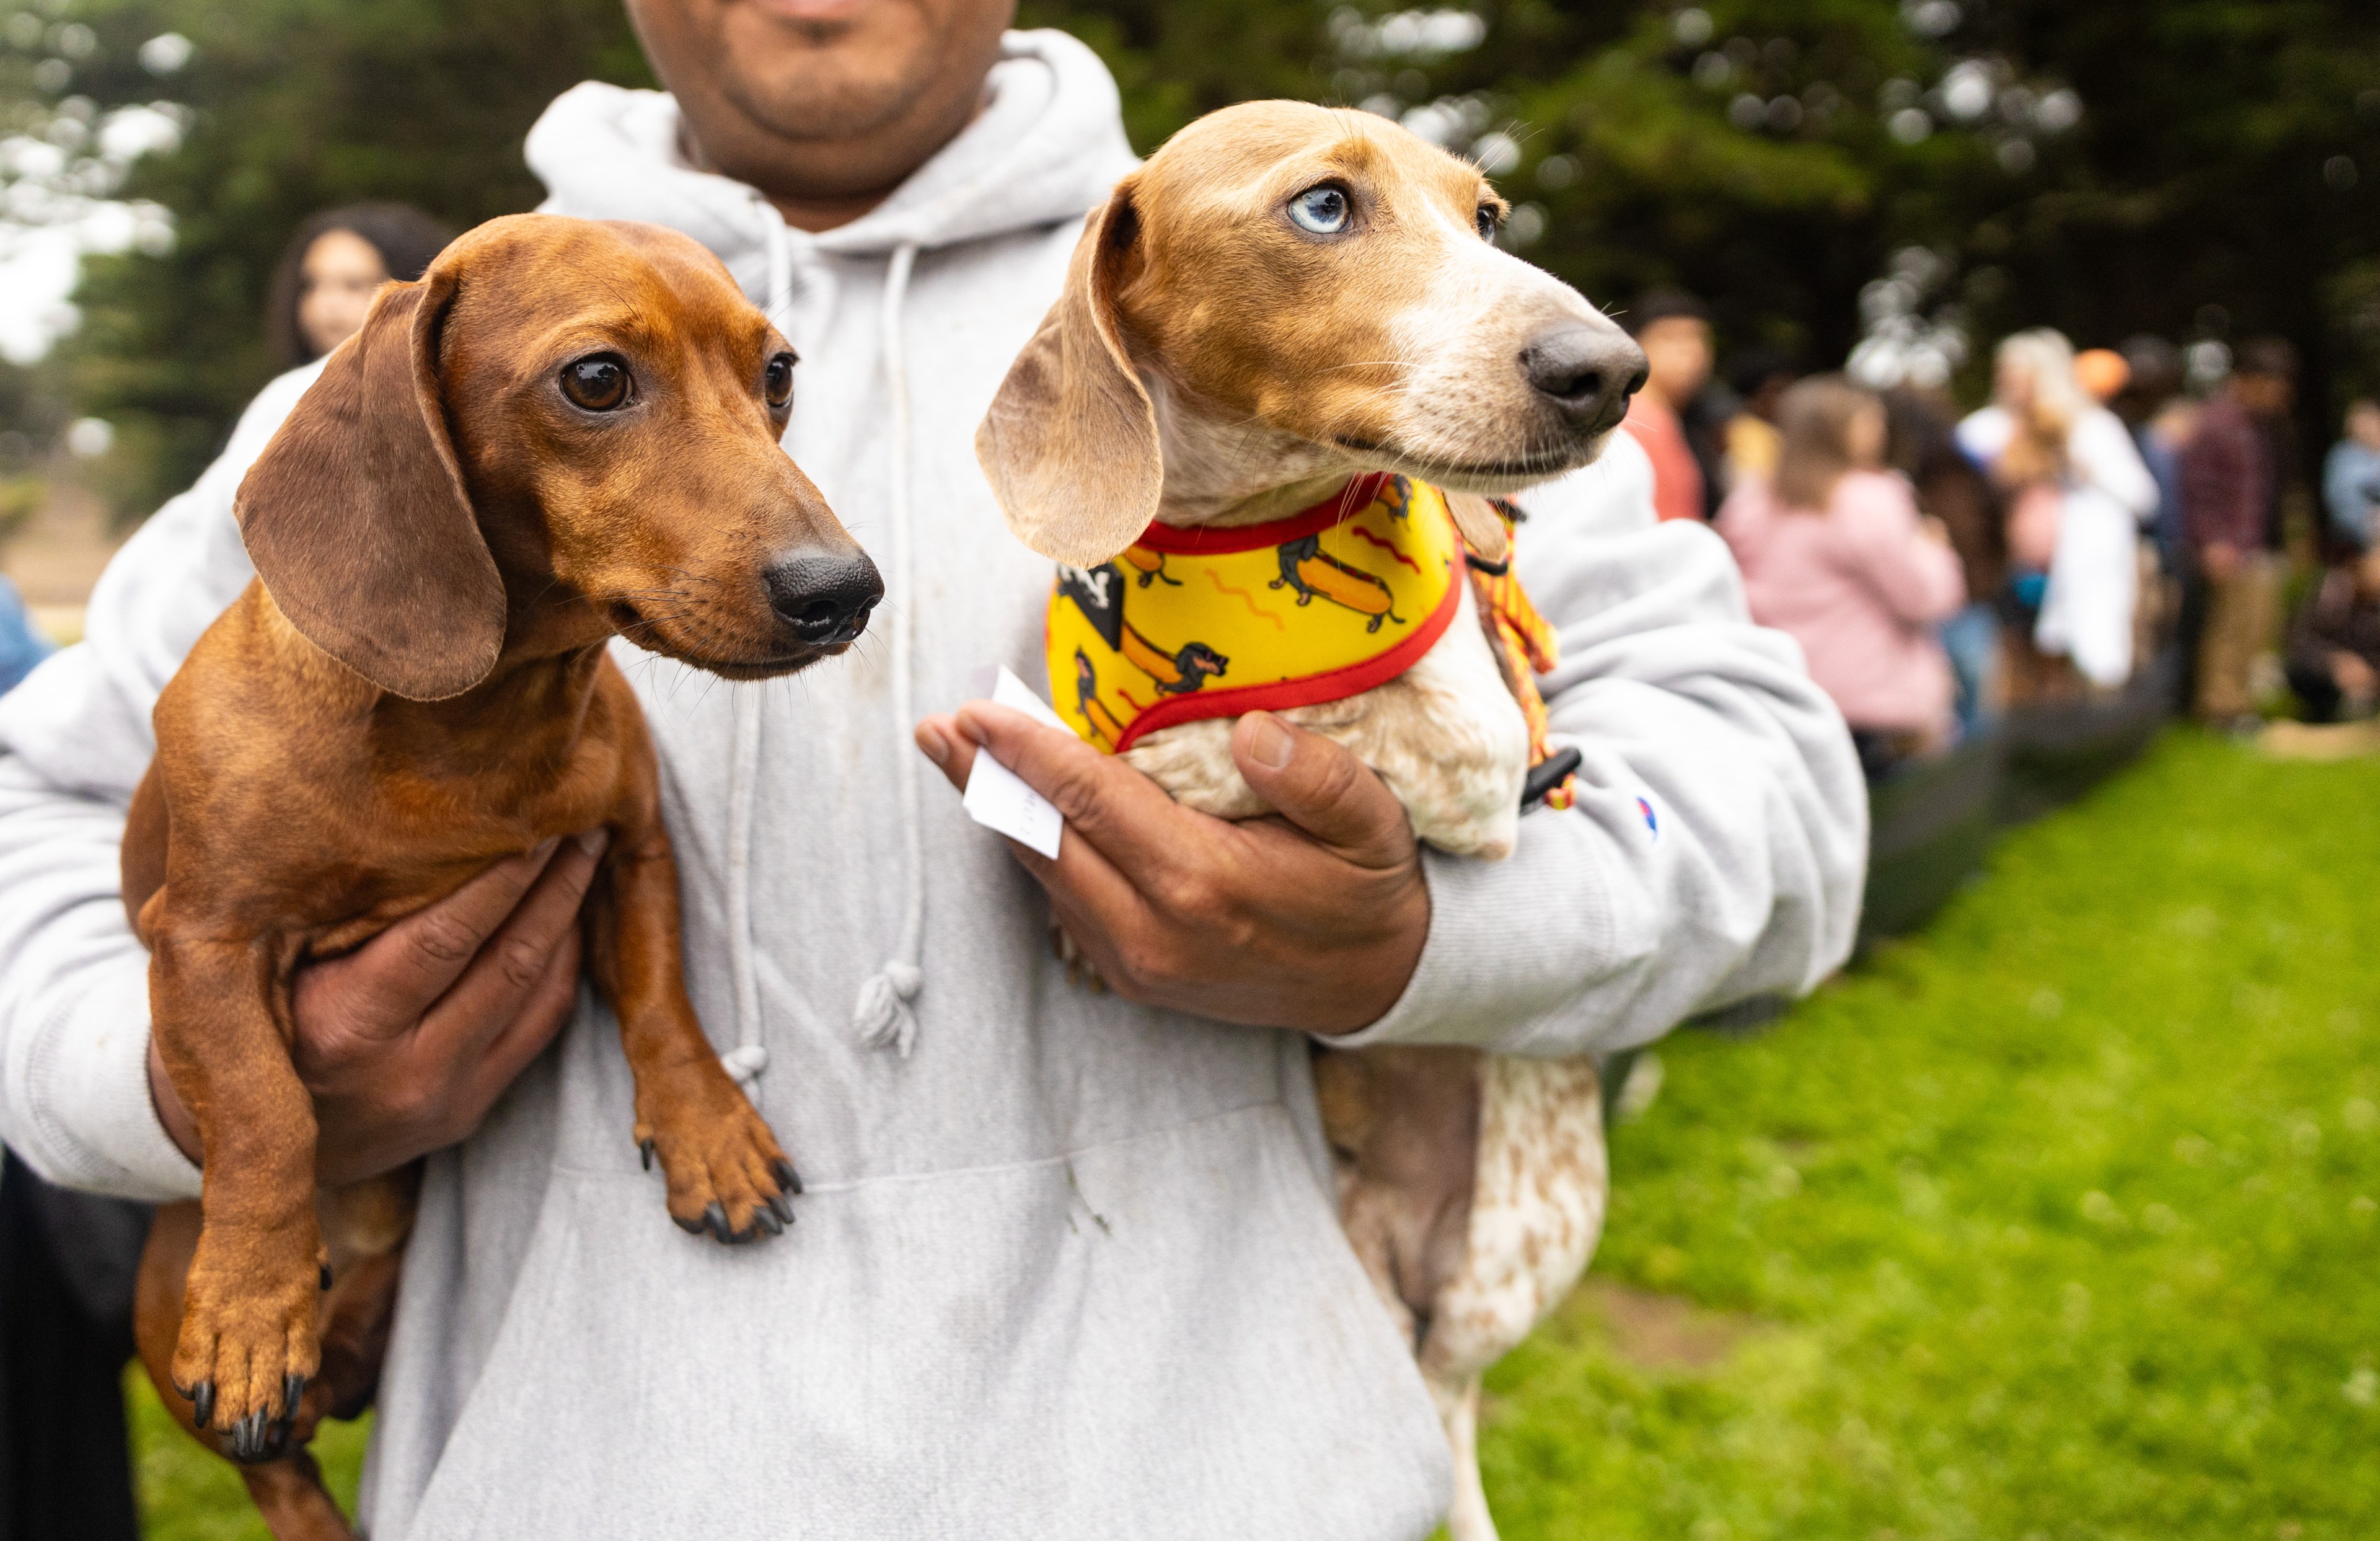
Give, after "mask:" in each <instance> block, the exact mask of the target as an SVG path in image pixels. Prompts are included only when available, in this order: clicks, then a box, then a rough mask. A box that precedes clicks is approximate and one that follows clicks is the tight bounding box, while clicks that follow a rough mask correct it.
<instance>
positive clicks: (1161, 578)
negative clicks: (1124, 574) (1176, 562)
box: [1123, 546, 1182, 588]
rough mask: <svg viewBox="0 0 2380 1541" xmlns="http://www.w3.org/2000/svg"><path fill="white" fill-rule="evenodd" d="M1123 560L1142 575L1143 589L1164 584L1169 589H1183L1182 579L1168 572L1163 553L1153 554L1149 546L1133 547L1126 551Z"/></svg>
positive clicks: (1141, 583)
mask: <svg viewBox="0 0 2380 1541" xmlns="http://www.w3.org/2000/svg"><path fill="white" fill-rule="evenodd" d="M1123 559H1124V560H1125V561H1126V562H1129V563H1131V564H1132V565H1133V568H1134V570H1135V571H1136V572H1138V573H1139V574H1140V586H1141V587H1142V588H1147V587H1148V586H1149V585H1150V584H1152V583H1162V584H1164V585H1165V586H1166V587H1167V588H1181V587H1182V580H1181V579H1180V578H1178V577H1174V576H1172V575H1171V574H1169V573H1167V572H1166V570H1165V553H1164V552H1153V551H1150V550H1149V549H1148V548H1147V546H1133V547H1129V548H1127V549H1126V550H1125V552H1124V553H1123Z"/></svg>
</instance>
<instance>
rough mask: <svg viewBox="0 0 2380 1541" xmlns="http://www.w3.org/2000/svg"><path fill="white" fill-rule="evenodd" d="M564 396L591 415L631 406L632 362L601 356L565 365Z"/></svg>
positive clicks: (596, 355)
mask: <svg viewBox="0 0 2380 1541" xmlns="http://www.w3.org/2000/svg"><path fill="white" fill-rule="evenodd" d="M562 394H564V395H565V396H568V397H569V398H570V400H571V404H572V405H573V406H582V407H585V408H586V409H587V410H588V411H589V412H616V411H618V410H619V409H620V408H621V407H623V406H627V405H628V394H629V382H628V362H627V360H626V359H625V358H621V357H620V356H619V355H618V354H616V353H597V354H590V355H589V356H588V357H587V358H581V359H578V360H577V361H575V362H573V363H568V364H565V365H563V366H562Z"/></svg>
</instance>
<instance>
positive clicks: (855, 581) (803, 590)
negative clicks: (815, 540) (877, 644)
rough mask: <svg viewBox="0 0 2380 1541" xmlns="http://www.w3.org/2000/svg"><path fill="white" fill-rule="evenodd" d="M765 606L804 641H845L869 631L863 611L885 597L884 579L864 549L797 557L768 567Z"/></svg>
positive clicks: (821, 644) (825, 645)
mask: <svg viewBox="0 0 2380 1541" xmlns="http://www.w3.org/2000/svg"><path fill="white" fill-rule="evenodd" d="M766 582H767V584H768V586H769V608H770V609H771V610H773V611H775V612H776V613H777V615H778V618H779V619H781V620H783V622H784V623H785V624H786V625H789V626H791V627H793V628H794V635H795V636H796V637H800V638H801V639H802V640H803V641H805V642H808V643H811V644H814V645H815V646H818V647H821V648H831V647H834V646H836V645H837V644H839V643H844V642H849V641H851V640H852V639H853V638H855V637H857V636H858V635H859V634H860V633H861V632H863V631H866V630H867V629H868V613H869V612H871V611H873V610H874V609H875V608H876V601H879V600H880V599H882V598H883V597H884V580H883V579H882V578H881V577H880V576H877V573H876V564H875V563H873V562H870V561H868V558H867V556H866V555H864V554H863V553H860V552H853V553H851V554H850V555H848V556H796V557H792V558H789V559H787V560H785V561H783V562H780V563H778V564H776V565H775V566H773V567H771V568H770V569H769V572H768V576H767V579H766Z"/></svg>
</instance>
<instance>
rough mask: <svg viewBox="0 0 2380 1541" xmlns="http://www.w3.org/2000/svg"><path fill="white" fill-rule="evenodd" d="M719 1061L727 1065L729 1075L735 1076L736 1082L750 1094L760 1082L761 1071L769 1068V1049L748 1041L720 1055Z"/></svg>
mask: <svg viewBox="0 0 2380 1541" xmlns="http://www.w3.org/2000/svg"><path fill="white" fill-rule="evenodd" d="M719 1062H720V1063H721V1064H722V1065H723V1066H725V1067H726V1070H727V1074H729V1075H732V1076H734V1077H735V1084H736V1085H737V1086H741V1087H743V1088H744V1090H745V1092H746V1094H747V1095H749V1094H750V1092H751V1090H752V1088H753V1087H754V1086H758V1085H759V1081H760V1073H761V1072H762V1071H764V1070H766V1069H768V1068H769V1051H768V1050H765V1049H763V1048H761V1047H760V1046H759V1044H757V1043H747V1044H745V1045H743V1046H742V1047H740V1048H736V1049H731V1050H728V1051H727V1052H726V1053H724V1054H722V1055H721V1056H719Z"/></svg>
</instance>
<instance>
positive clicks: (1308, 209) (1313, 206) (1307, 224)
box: [1289, 188, 1348, 236]
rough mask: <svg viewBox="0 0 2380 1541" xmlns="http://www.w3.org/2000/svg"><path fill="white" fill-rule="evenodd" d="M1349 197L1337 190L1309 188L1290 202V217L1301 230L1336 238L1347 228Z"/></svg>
mask: <svg viewBox="0 0 2380 1541" xmlns="http://www.w3.org/2000/svg"><path fill="white" fill-rule="evenodd" d="M1347 212H1348V211H1347V195H1346V193H1345V192H1343V191H1342V190H1341V189H1339V188H1306V189H1305V191H1304V192H1302V193H1299V194H1298V195H1297V196H1296V197H1295V198H1293V199H1291V200H1289V217H1290V218H1291V219H1292V220H1293V221H1294V222H1295V223H1296V224H1297V227H1298V228H1299V229H1300V230H1305V231H1311V232H1312V233H1313V234H1315V235H1317V236H1335V235H1337V234H1339V233H1340V232H1341V231H1342V230H1344V229H1346V228H1347Z"/></svg>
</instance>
